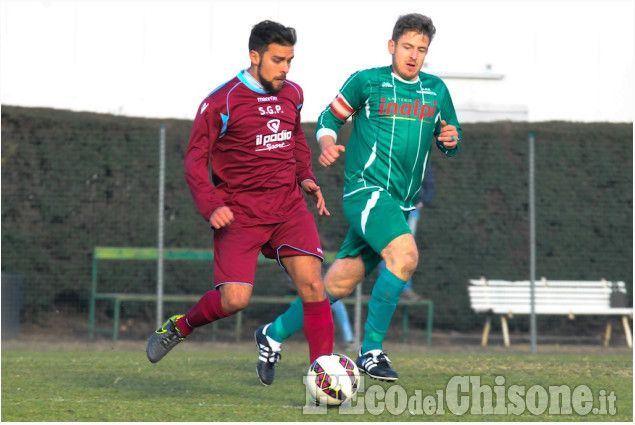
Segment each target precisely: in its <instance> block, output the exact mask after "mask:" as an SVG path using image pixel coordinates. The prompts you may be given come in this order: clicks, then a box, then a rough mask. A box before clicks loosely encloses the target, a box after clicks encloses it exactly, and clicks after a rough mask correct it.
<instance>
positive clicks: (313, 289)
mask: <svg viewBox="0 0 635 425" xmlns="http://www.w3.org/2000/svg"><path fill="white" fill-rule="evenodd" d="M296 287H297V289H298V294H299V295H300V298H302V300H303V301H322V300H323V299H324V297H325V296H326V292H325V291H324V283H323V282H322V280H314V281H306V282H302V283H296Z"/></svg>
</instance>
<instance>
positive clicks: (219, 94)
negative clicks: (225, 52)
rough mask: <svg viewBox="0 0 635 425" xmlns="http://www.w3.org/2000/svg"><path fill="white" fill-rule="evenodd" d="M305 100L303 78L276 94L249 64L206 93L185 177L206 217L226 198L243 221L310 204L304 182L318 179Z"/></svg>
mask: <svg viewBox="0 0 635 425" xmlns="http://www.w3.org/2000/svg"><path fill="white" fill-rule="evenodd" d="M303 102H304V95H303V92H302V89H301V88H300V86H298V85H297V84H295V83H293V82H291V81H289V80H287V81H285V83H284V85H283V87H282V90H280V92H278V93H275V94H273V93H268V92H266V91H264V90H262V89H261V88H259V87H257V85H256V83H255V80H254V79H253V77H251V76H250V75H249V74H248V73H247V71H246V70H244V71H241V72H240V73H239V74H238V75H237V76H236V77H234V78H232V79H231V80H229V81H228V82H226V83H225V84H223V85H221V86H220V87H218V88H217V89H215V90H214V91H213V92H211V93H210V94H209V95H208V96H207V97H206V98H205V100H204V101H203V102H202V103H201V105H200V107H199V109H198V112H197V114H196V118H195V119H194V125H193V128H192V134H191V136H190V141H189V145H188V148H187V152H186V154H185V179H186V181H187V184H188V185H189V187H190V191H191V193H192V197H193V198H194V203H195V204H196V207H197V208H198V211H199V212H200V214H201V215H202V216H203V218H204V219H205V220H209V218H210V216H211V215H212V213H213V212H214V210H215V209H216V208H218V207H220V206H222V205H225V206H228V207H230V208H231V210H232V212H233V213H234V219H235V221H237V222H242V223H252V224H272V223H280V222H283V221H286V219H287V218H288V217H289V216H290V215H291V214H293V213H294V212H296V211H298V210H300V209H306V202H305V201H304V196H303V194H302V191H301V189H300V183H301V182H302V181H304V180H306V179H310V180H313V181H316V180H315V176H314V175H313V172H312V171H311V152H310V150H309V147H308V145H307V142H306V138H305V136H304V132H303V130H302V127H301V126H300V111H301V109H302V104H303ZM210 164H211V170H212V179H211V181H210V177H209V165H210Z"/></svg>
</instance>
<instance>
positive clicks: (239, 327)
mask: <svg viewBox="0 0 635 425" xmlns="http://www.w3.org/2000/svg"><path fill="white" fill-rule="evenodd" d="M242 327H243V312H242V310H241V311H239V312H238V313H236V342H240V334H241V333H242Z"/></svg>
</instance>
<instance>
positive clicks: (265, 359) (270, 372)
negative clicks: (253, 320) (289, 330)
mask: <svg viewBox="0 0 635 425" xmlns="http://www.w3.org/2000/svg"><path fill="white" fill-rule="evenodd" d="M269 325H271V323H269V324H267V325H262V326H261V327H259V328H258V329H256V332H254V339H255V340H256V346H257V347H258V364H257V365H256V373H257V374H258V379H260V382H262V384H263V385H266V386H269V385H271V384H272V383H273V378H274V375H275V373H276V363H278V362H279V361H280V358H281V357H282V356H281V355H280V351H279V350H278V351H274V349H273V347H272V346H271V344H269V341H268V340H267V335H265V332H266V331H267V328H268V327H269Z"/></svg>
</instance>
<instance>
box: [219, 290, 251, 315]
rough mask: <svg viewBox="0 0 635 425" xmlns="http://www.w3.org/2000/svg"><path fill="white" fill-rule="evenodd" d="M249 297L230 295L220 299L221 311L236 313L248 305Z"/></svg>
mask: <svg viewBox="0 0 635 425" xmlns="http://www.w3.org/2000/svg"><path fill="white" fill-rule="evenodd" d="M250 298H251V296H250V295H246V294H230V295H228V296H224V297H223V299H222V304H223V309H224V310H225V311H226V312H227V313H229V314H235V313H238V312H239V311H241V310H244V309H245V308H247V306H248V305H249V299H250Z"/></svg>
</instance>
